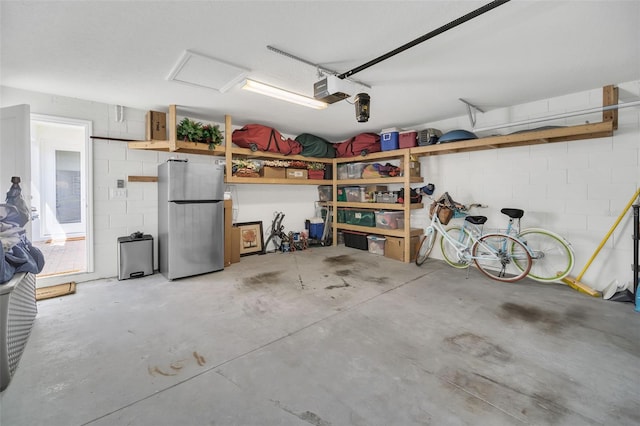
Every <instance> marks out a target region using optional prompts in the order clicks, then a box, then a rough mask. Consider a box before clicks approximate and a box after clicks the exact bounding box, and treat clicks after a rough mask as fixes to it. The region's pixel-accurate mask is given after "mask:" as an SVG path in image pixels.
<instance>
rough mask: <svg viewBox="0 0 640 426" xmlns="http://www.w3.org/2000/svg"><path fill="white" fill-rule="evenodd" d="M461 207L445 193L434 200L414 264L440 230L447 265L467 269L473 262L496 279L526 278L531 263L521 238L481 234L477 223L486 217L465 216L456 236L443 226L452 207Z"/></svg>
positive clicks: (423, 256) (419, 262)
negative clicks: (444, 245)
mask: <svg viewBox="0 0 640 426" xmlns="http://www.w3.org/2000/svg"><path fill="white" fill-rule="evenodd" d="M425 195H426V194H425ZM463 207H464V206H462V205H460V204H458V203H456V202H455V201H453V199H451V197H450V196H449V194H448V193H446V192H445V193H444V194H443V195H442V196H441V197H440V198H439V199H438V200H435V201H434V202H433V204H432V205H431V209H430V214H431V223H430V224H429V226H427V227H426V229H425V232H424V237H423V238H422V240H421V241H420V244H419V245H418V250H417V254H416V265H418V266H421V265H422V264H423V263H424V262H425V261H426V260H427V258H428V257H429V254H431V251H432V250H433V247H434V245H435V242H436V238H437V234H438V232H439V233H440V234H441V235H442V237H441V241H442V240H444V241H446V244H447V245H446V247H447V250H448V256H449V259H450V260H449V261H447V263H449V264H450V265H452V266H455V267H456V268H460V267H464V268H467V267H468V266H469V265H470V264H471V263H474V264H475V266H476V267H477V268H478V270H479V271H480V272H482V273H483V274H484V275H486V276H487V277H489V278H491V279H494V280H496V281H503V282H510V283H512V282H516V281H519V280H521V279H523V278H525V277H526V276H527V274H528V273H529V270H530V269H531V265H532V260H531V255H530V254H529V250H528V249H527V247H526V246H525V245H524V244H523V243H522V242H521V241H520V240H518V239H517V238H515V237H513V236H511V235H508V234H506V233H501V232H494V233H488V234H483V233H482V232H481V228H480V226H481V225H482V224H484V223H485V222H486V221H487V218H486V217H485V216H466V217H465V223H468V225H469V226H468V227H465V228H464V230H463V228H458V229H459V230H460V232H459V233H458V234H459V235H458V234H454V233H453V232H451V233H450V232H449V231H448V230H446V229H445V228H444V225H446V224H447V223H448V222H449V220H450V219H451V218H452V216H453V214H454V210H455V209H461V208H463ZM441 244H442V243H441ZM452 259H454V260H453V261H452Z"/></svg>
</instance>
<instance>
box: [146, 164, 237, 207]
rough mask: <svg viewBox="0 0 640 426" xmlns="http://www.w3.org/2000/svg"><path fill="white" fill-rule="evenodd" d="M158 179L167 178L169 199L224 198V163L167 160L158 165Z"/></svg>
mask: <svg viewBox="0 0 640 426" xmlns="http://www.w3.org/2000/svg"><path fill="white" fill-rule="evenodd" d="M158 167H159V168H158V179H159V180H160V179H166V182H167V190H168V194H167V199H168V201H192V200H222V199H224V165H223V164H220V163H218V162H216V163H214V164H206V163H193V162H186V161H171V160H169V161H167V162H166V163H163V164H161V165H160V166H158Z"/></svg>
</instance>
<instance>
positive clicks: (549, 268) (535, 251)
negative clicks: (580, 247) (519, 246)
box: [515, 228, 575, 283]
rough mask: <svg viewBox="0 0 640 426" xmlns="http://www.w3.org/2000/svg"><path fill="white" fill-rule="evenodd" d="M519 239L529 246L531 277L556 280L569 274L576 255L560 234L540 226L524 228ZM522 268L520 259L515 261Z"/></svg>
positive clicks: (540, 279) (537, 279) (549, 280)
mask: <svg viewBox="0 0 640 426" xmlns="http://www.w3.org/2000/svg"><path fill="white" fill-rule="evenodd" d="M518 239H519V240H521V241H522V242H523V243H525V244H526V246H527V247H529V249H530V251H531V259H532V260H533V265H532V266H531V270H530V271H529V278H531V279H533V280H536V281H540V282H547V283H548V282H554V281H559V280H561V279H562V278H564V277H566V276H567V275H569V273H570V272H571V270H572V269H573V265H574V262H575V257H574V254H573V250H572V249H571V245H570V244H569V243H568V242H567V241H566V240H565V239H564V238H562V237H561V236H560V235H558V234H555V233H553V232H551V231H547V230H545V229H539V228H529V229H525V230H523V231H522V232H521V233H520V235H518ZM515 264H516V266H517V267H518V268H520V269H522V265H521V264H520V263H519V260H516V261H515Z"/></svg>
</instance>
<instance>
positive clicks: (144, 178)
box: [127, 176, 158, 182]
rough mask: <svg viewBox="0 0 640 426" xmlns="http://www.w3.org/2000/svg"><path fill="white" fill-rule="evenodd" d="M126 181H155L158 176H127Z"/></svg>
mask: <svg viewBox="0 0 640 426" xmlns="http://www.w3.org/2000/svg"><path fill="white" fill-rule="evenodd" d="M127 181H128V182H157V181H158V176H128V177H127Z"/></svg>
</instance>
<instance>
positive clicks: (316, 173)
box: [307, 162, 324, 179]
mask: <svg viewBox="0 0 640 426" xmlns="http://www.w3.org/2000/svg"><path fill="white" fill-rule="evenodd" d="M307 169H308V170H309V179H324V163H316V162H311V163H308V164H307Z"/></svg>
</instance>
